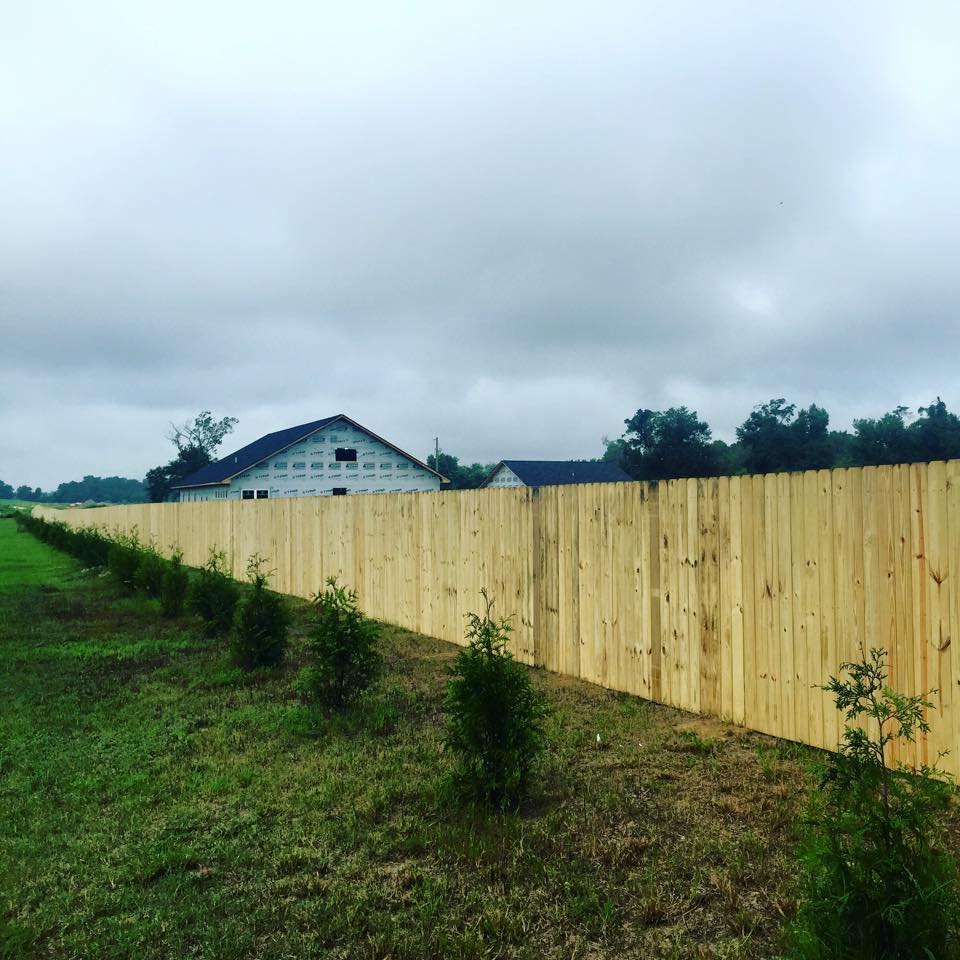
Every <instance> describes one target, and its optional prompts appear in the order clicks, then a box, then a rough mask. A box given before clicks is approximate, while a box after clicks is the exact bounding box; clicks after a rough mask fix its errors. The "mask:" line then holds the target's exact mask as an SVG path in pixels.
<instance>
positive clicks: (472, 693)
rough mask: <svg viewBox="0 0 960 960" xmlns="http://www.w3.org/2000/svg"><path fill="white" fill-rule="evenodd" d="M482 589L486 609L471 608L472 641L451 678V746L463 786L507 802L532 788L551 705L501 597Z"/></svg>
mask: <svg viewBox="0 0 960 960" xmlns="http://www.w3.org/2000/svg"><path fill="white" fill-rule="evenodd" d="M481 594H482V596H483V600H484V603H485V604H486V610H485V612H484V614H483V616H480V615H479V614H476V613H471V614H470V615H469V618H468V619H469V624H468V628H467V638H468V640H469V645H468V646H467V647H466V648H464V649H463V650H461V651H460V653H458V654H457V658H456V660H455V661H454V665H453V667H452V670H451V672H452V677H451V679H450V682H449V683H448V685H447V713H448V723H447V733H446V738H445V745H446V748H447V749H448V750H449V751H451V753H453V755H454V757H455V759H456V771H455V779H456V782H457V784H458V785H459V786H460V788H461V789H462V790H463V792H464V793H466V794H467V795H468V796H470V797H471V798H472V799H475V800H479V801H481V802H483V803H488V804H491V805H493V806H495V807H499V808H501V809H504V808H506V807H509V806H515V805H516V804H517V803H519V801H520V800H521V799H522V798H523V795H524V793H525V792H526V789H527V786H528V782H529V778H530V773H531V769H532V767H533V763H534V761H535V760H536V758H537V756H538V754H539V753H540V752H541V751H542V750H543V747H544V731H543V725H544V720H545V718H546V714H547V705H546V701H545V700H544V698H543V697H542V696H541V695H540V694H539V693H538V692H537V691H536V690H535V689H534V686H533V684H532V683H531V681H530V674H529V672H528V671H527V669H526V668H525V667H524V666H523V665H522V664H519V663H517V662H516V661H515V660H514V659H513V656H512V655H511V654H510V652H509V651H508V650H507V649H506V642H507V638H508V635H509V632H510V623H509V620H508V619H500V620H496V619H494V617H493V601H492V600H490V598H489V597H488V596H487V592H486V590H483V591H481Z"/></svg>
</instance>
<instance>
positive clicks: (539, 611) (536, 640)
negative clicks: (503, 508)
mask: <svg viewBox="0 0 960 960" xmlns="http://www.w3.org/2000/svg"><path fill="white" fill-rule="evenodd" d="M544 504H545V497H544V492H543V491H542V490H540V491H537V496H535V497H534V498H533V499H532V500H531V502H530V524H531V539H532V543H533V549H532V551H531V554H530V559H531V567H530V571H529V575H528V588H529V591H530V597H531V600H532V607H531V609H532V616H533V621H532V623H531V628H530V632H531V635H532V641H533V642H532V644H531V661H532V662H533V663H534V664H535V665H536V666H543V663H544V660H543V640H542V634H543V632H544V628H545V626H546V621H547V611H546V583H545V579H546V578H545V572H546V558H545V556H544V553H545V543H546V540H547V536H548V532H547V530H546V529H545V527H546V526H547V522H546V518H545V517H544Z"/></svg>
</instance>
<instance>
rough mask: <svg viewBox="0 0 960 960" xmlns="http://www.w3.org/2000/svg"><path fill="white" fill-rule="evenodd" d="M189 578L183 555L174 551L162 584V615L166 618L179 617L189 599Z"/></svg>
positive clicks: (166, 567) (165, 570) (178, 551)
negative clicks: (184, 566)
mask: <svg viewBox="0 0 960 960" xmlns="http://www.w3.org/2000/svg"><path fill="white" fill-rule="evenodd" d="M187 585H188V577H187V571H186V570H185V569H184V568H183V553H182V552H181V551H180V550H174V551H173V555H172V556H171V557H170V562H169V563H168V564H166V566H165V568H164V571H163V580H162V582H161V584H160V613H161V614H162V615H163V616H165V617H179V616H180V614H181V613H183V606H184V602H185V601H186V598H187Z"/></svg>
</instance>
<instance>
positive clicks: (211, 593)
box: [187, 550, 240, 637]
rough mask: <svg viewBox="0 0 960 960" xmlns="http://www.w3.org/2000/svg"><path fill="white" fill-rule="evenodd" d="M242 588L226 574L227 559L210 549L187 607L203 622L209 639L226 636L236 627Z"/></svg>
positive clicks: (191, 591) (189, 595)
mask: <svg viewBox="0 0 960 960" xmlns="http://www.w3.org/2000/svg"><path fill="white" fill-rule="evenodd" d="M239 593H240V588H239V586H238V584H237V582H236V581H235V580H234V579H233V578H232V577H231V576H230V575H229V574H228V573H227V556H226V554H225V553H223V552H222V551H217V550H211V551H210V556H209V557H208V559H207V562H206V564H205V565H204V567H203V568H202V569H201V570H200V574H199V576H198V577H197V578H196V579H195V580H194V581H193V585H192V586H191V588H190V591H189V593H188V595H187V608H188V609H189V610H190V611H191V613H195V614H196V615H197V616H199V617H200V619H201V620H202V621H203V632H204V633H205V634H206V635H207V636H208V637H216V636H223V635H224V634H226V633H227V632H228V631H229V630H230V627H231V625H232V624H233V617H234V611H235V610H236V606H237V598H238V596H239Z"/></svg>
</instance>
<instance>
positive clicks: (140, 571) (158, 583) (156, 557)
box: [133, 542, 166, 597]
mask: <svg viewBox="0 0 960 960" xmlns="http://www.w3.org/2000/svg"><path fill="white" fill-rule="evenodd" d="M165 570H166V561H165V560H164V559H163V557H161V556H160V552H159V551H158V550H157V546H156V544H155V543H152V542H151V543H148V544H147V545H146V546H145V547H144V548H143V549H142V550H141V551H140V560H139V562H138V563H137V569H136V570H135V571H134V574H133V585H134V586H135V587H136V588H137V589H138V590H142V591H143V592H144V593H145V594H147V596H149V597H159V596H160V590H161V587H162V586H163V575H164V572H165Z"/></svg>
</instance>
